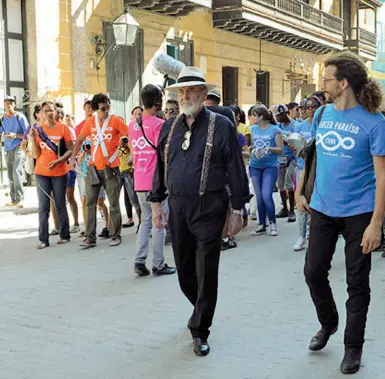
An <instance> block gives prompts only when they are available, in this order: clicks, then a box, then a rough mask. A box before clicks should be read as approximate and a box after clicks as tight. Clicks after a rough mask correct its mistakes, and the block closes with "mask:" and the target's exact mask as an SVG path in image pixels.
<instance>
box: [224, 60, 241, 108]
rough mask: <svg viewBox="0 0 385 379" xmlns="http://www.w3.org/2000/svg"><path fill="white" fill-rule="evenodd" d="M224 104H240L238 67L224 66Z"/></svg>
mask: <svg viewBox="0 0 385 379" xmlns="http://www.w3.org/2000/svg"><path fill="white" fill-rule="evenodd" d="M222 89H223V91H222V92H223V95H222V102H223V105H231V104H238V67H222Z"/></svg>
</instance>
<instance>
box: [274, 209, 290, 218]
mask: <svg viewBox="0 0 385 379" xmlns="http://www.w3.org/2000/svg"><path fill="white" fill-rule="evenodd" d="M288 216H289V211H288V210H287V209H285V208H283V209H281V210H280V212H278V213H277V214H276V215H275V217H277V218H286V217H288Z"/></svg>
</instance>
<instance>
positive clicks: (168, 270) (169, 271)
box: [152, 264, 176, 276]
mask: <svg viewBox="0 0 385 379" xmlns="http://www.w3.org/2000/svg"><path fill="white" fill-rule="evenodd" d="M175 273H176V269H175V267H168V266H167V264H164V266H163V267H162V268H161V269H158V268H155V267H153V268H152V274H153V275H156V276H162V275H172V274H175Z"/></svg>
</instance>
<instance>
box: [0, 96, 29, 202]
mask: <svg viewBox="0 0 385 379" xmlns="http://www.w3.org/2000/svg"><path fill="white" fill-rule="evenodd" d="M4 109H5V114H4V115H3V116H2V117H1V120H0V135H3V136H4V150H5V161H6V165H7V172H8V180H9V192H10V196H11V202H10V203H7V204H6V206H8V207H14V206H17V207H19V208H22V207H23V199H24V189H23V173H24V155H23V152H22V151H21V149H20V144H21V142H22V141H23V137H24V133H25V131H26V130H27V127H28V121H27V119H26V118H25V117H24V115H22V114H21V113H19V112H16V111H15V99H14V98H13V97H12V96H6V97H5V98H4Z"/></svg>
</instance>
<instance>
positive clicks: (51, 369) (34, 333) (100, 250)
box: [0, 212, 385, 379]
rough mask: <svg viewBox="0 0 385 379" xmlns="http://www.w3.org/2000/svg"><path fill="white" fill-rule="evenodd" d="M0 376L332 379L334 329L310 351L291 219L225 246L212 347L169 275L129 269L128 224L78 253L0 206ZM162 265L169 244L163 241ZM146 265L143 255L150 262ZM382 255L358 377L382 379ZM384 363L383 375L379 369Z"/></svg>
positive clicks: (338, 351)
mask: <svg viewBox="0 0 385 379" xmlns="http://www.w3.org/2000/svg"><path fill="white" fill-rule="evenodd" d="M0 217H1V222H2V224H3V226H2V228H1V231H0V259H1V261H0V262H1V263H0V299H1V300H0V304H1V307H0V357H1V358H0V359H1V364H0V379H140V378H151V379H195V378H200V379H335V378H336V379H337V378H342V377H343V375H342V374H340V372H339V364H340V361H341V359H342V355H343V344H342V341H343V327H341V328H340V330H339V331H338V332H337V334H336V335H335V336H333V337H332V339H331V341H330V343H329V345H328V346H327V348H326V349H325V350H324V351H322V352H319V353H318V354H315V353H309V352H308V350H307V346H308V343H309V340H310V338H311V336H312V335H313V334H314V332H316V331H317V330H318V323H317V319H316V315H315V311H314V308H313V305H312V303H311V300H310V297H309V294H308V290H307V287H306V284H305V282H304V278H303V274H302V269H303V261H304V253H303V252H302V253H295V252H293V251H292V245H293V243H294V242H295V239H296V225H292V224H287V223H284V222H281V223H280V227H281V228H280V235H279V236H278V237H276V238H273V237H268V236H263V237H251V236H249V231H250V229H251V228H250V227H249V230H248V231H247V232H246V231H245V232H243V233H242V235H241V236H240V237H239V239H238V243H239V247H238V249H234V250H231V251H227V252H224V253H223V254H222V259H221V265H220V290H219V300H218V307H217V312H216V317H215V320H214V325H213V328H212V335H211V337H210V343H211V346H212V351H211V353H210V355H209V356H208V357H206V358H199V357H196V356H195V355H194V354H193V353H192V346H191V338H190V335H189V332H188V330H187V328H186V323H187V320H188V318H189V316H190V314H191V307H190V305H189V304H188V303H187V301H186V300H185V298H184V297H183V295H182V294H181V292H180V290H179V287H178V283H177V277H176V276H170V277H161V278H156V277H153V276H150V277H147V278H138V277H136V276H135V275H134V273H133V271H132V258H133V255H134V253H135V234H134V232H135V231H134V230H132V229H130V230H124V231H123V244H122V245H120V246H119V247H116V248H110V247H109V246H108V244H107V241H99V245H98V247H97V248H95V249H91V250H80V249H79V248H78V246H77V243H76V241H75V239H76V238H74V241H73V242H71V243H70V244H67V245H64V246H57V245H56V244H55V243H54V242H55V239H53V240H52V241H51V242H53V244H52V247H50V248H48V249H45V250H43V251H37V250H35V248H34V245H35V243H36V225H37V215H36V214H33V215H28V216H16V215H13V214H12V213H10V212H7V213H4V212H0ZM341 242H342V241H340V242H339V247H338V251H337V252H336V255H335V259H334V262H333V268H332V271H331V281H332V285H333V289H334V294H335V297H336V301H337V304H338V306H339V310H340V317H341V320H344V319H345V312H344V302H345V300H346V288H345V282H344V277H345V273H344V258H343V249H342V243H341ZM166 257H167V262H168V263H171V264H172V263H173V259H172V252H171V249H170V248H169V247H167V248H166ZM150 265H151V262H149V266H150ZM384 282H385V260H384V259H382V258H381V257H380V254H376V255H374V256H373V271H372V280H371V285H372V304H371V309H370V314H369V322H368V327H367V343H366V345H365V351H364V357H363V367H362V369H361V371H360V372H359V373H358V374H356V375H355V378H357V379H364V378H365V379H379V378H383V375H384V371H385V352H383V351H382V349H383V344H382V342H381V341H383V339H384V338H385V314H384V307H383V304H384V297H385V291H384ZM381 372H382V374H381Z"/></svg>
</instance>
